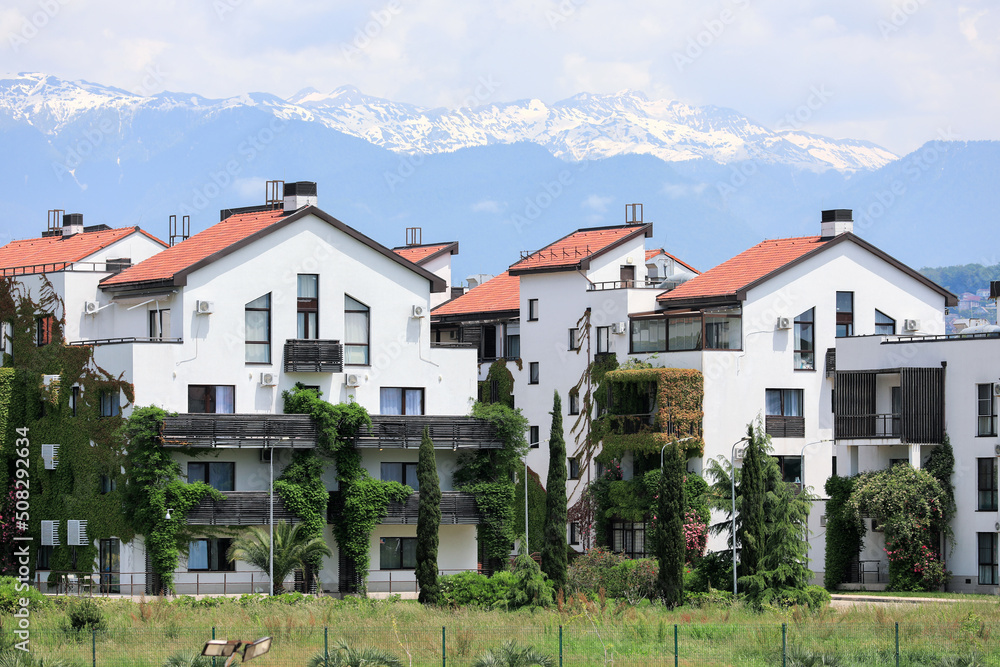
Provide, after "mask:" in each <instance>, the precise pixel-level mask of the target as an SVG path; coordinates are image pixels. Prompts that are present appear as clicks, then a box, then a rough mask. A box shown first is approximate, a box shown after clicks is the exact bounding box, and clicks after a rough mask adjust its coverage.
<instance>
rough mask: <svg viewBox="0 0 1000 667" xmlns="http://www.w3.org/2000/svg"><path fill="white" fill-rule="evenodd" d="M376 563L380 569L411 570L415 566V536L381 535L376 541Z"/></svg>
mask: <svg viewBox="0 0 1000 667" xmlns="http://www.w3.org/2000/svg"><path fill="white" fill-rule="evenodd" d="M378 556H379V559H378V563H379V568H380V569H382V570H412V569H415V568H416V567H417V538H415V537H383V538H380V539H379V541H378Z"/></svg>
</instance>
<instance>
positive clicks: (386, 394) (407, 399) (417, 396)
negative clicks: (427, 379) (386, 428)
mask: <svg viewBox="0 0 1000 667" xmlns="http://www.w3.org/2000/svg"><path fill="white" fill-rule="evenodd" d="M379 414H381V415H422V414H424V390H423V389H407V388H405V387H382V388H381V389H380V390H379Z"/></svg>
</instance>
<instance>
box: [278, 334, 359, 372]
mask: <svg viewBox="0 0 1000 667" xmlns="http://www.w3.org/2000/svg"><path fill="white" fill-rule="evenodd" d="M284 354H285V364H284V368H285V372H286V373H340V372H342V371H343V370H344V346H343V345H341V344H340V341H339V340H303V339H297V338H295V339H289V340H286V341H285V352H284Z"/></svg>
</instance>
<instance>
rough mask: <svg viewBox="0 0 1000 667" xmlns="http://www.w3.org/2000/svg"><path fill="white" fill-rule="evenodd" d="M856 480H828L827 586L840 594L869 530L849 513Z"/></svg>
mask: <svg viewBox="0 0 1000 667" xmlns="http://www.w3.org/2000/svg"><path fill="white" fill-rule="evenodd" d="M854 481H855V478H854V477H838V476H837V475H834V476H833V477H831V478H830V479H828V480H826V485H825V486H824V489H825V490H826V495H827V497H828V498H829V500H827V501H826V554H825V558H824V563H825V565H824V570H823V586H825V587H826V589H827V590H831V591H833V590H836V589H837V587H838V586H840V584H842V583H843V582H844V581H845V580H846V579H847V574H848V571H849V569H850V566H851V561H852V560H853V559H854V558H855V557H856V556H857V555H858V553H860V551H861V545H862V539H863V538H864V536H865V527H864V524H863V523H862V521H861V517H860V516H858V515H856V514H854V513H852V512H851V511H849V509H848V507H847V501H848V500H850V497H851V493H852V492H853V491H854Z"/></svg>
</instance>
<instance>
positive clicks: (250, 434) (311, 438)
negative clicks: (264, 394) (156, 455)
mask: <svg viewBox="0 0 1000 667" xmlns="http://www.w3.org/2000/svg"><path fill="white" fill-rule="evenodd" d="M316 439H317V435H316V424H315V423H314V422H313V420H312V417H310V416H309V415H273V414H238V415H226V414H180V415H174V416H172V417H164V419H163V424H162V426H161V427H160V440H161V441H162V442H163V444H164V445H165V446H168V447H252V448H261V447H278V448H296V449H297V448H305V447H315V446H316Z"/></svg>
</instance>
